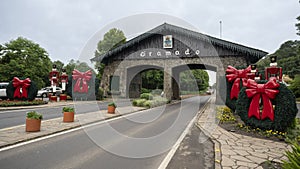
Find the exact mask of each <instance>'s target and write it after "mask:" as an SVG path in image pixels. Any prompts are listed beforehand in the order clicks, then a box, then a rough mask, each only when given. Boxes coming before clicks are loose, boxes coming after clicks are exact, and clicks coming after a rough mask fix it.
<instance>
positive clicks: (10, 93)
mask: <svg viewBox="0 0 300 169" xmlns="http://www.w3.org/2000/svg"><path fill="white" fill-rule="evenodd" d="M20 80H24V79H20ZM14 92H15V88H14V86H13V84H12V81H10V82H9V84H8V86H7V87H6V94H7V97H8V98H9V100H29V101H32V100H34V99H35V97H36V95H37V92H38V88H37V86H36V84H35V83H34V81H31V82H30V86H29V88H27V92H28V97H27V98H14Z"/></svg>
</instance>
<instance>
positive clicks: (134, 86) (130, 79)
mask: <svg viewBox="0 0 300 169" xmlns="http://www.w3.org/2000/svg"><path fill="white" fill-rule="evenodd" d="M163 84H164V71H163V68H161V67H158V66H153V65H141V66H135V67H131V68H129V69H127V86H128V87H127V96H128V97H129V98H138V97H140V95H141V93H153V92H154V93H155V94H160V93H161V92H162V90H163Z"/></svg>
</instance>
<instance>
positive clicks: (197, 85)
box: [180, 69, 209, 91]
mask: <svg viewBox="0 0 300 169" xmlns="http://www.w3.org/2000/svg"><path fill="white" fill-rule="evenodd" d="M208 82H209V76H208V73H207V72H206V71H205V70H201V69H194V70H186V71H183V72H181V73H180V88H181V90H184V91H194V90H196V89H197V90H199V91H204V90H206V89H207V87H208V86H209V85H208Z"/></svg>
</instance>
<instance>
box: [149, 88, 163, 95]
mask: <svg viewBox="0 0 300 169" xmlns="http://www.w3.org/2000/svg"><path fill="white" fill-rule="evenodd" d="M161 92H162V89H154V90H152V92H151V93H152V94H153V95H159V96H160V94H161Z"/></svg>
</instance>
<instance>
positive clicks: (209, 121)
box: [197, 98, 290, 169]
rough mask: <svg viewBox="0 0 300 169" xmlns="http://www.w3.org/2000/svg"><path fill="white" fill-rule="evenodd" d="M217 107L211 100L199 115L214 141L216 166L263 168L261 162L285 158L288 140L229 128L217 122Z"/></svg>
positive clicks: (218, 167) (198, 124)
mask: <svg viewBox="0 0 300 169" xmlns="http://www.w3.org/2000/svg"><path fill="white" fill-rule="evenodd" d="M214 99H215V98H212V100H211V103H214ZM215 110H216V106H215V105H214V104H210V105H209V106H208V107H207V108H206V110H205V111H204V113H203V114H201V116H200V117H199V119H198V123H197V126H198V127H199V128H200V129H201V130H202V131H203V132H204V133H205V135H207V136H209V137H210V138H212V140H213V141H214V147H215V148H214V149H215V168H216V169H220V168H223V169H230V168H239V169H240V168H245V169H248V168H255V169H256V168H257V169H262V167H261V166H260V164H261V163H262V162H265V161H268V160H269V161H275V162H280V161H281V160H282V159H285V156H284V152H285V151H286V150H288V149H290V146H289V145H288V144H286V143H284V142H275V141H272V140H266V139H259V138H252V137H249V136H244V135H240V134H236V133H233V132H228V131H226V130H224V129H223V128H221V127H219V126H218V124H217V122H216V111H215Z"/></svg>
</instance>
